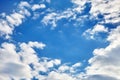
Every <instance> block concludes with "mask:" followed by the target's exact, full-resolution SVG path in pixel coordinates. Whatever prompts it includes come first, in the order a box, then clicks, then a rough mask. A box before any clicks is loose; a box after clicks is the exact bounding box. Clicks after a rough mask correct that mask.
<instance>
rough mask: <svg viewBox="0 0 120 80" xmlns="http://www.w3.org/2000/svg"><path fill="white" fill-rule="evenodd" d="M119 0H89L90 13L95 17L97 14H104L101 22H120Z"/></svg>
mask: <svg viewBox="0 0 120 80" xmlns="http://www.w3.org/2000/svg"><path fill="white" fill-rule="evenodd" d="M119 4H120V1H118V0H109V1H108V0H97V1H96V0H91V5H92V7H91V10H90V13H91V14H92V15H93V16H95V17H96V18H97V16H98V15H99V14H101V15H103V16H104V20H105V21H102V23H119V22H120V18H119V16H120V12H119V11H120V5H119Z"/></svg>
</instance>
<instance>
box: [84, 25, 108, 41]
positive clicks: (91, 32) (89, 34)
mask: <svg viewBox="0 0 120 80" xmlns="http://www.w3.org/2000/svg"><path fill="white" fill-rule="evenodd" d="M107 32H108V28H106V27H104V26H103V25H100V24H97V25H95V26H94V27H93V29H87V30H86V31H85V32H84V33H83V36H85V37H86V38H87V39H95V37H96V36H97V35H98V34H99V33H107Z"/></svg>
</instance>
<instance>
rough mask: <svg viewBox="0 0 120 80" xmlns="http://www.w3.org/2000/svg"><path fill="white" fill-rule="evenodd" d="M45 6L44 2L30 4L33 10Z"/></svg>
mask: <svg viewBox="0 0 120 80" xmlns="http://www.w3.org/2000/svg"><path fill="white" fill-rule="evenodd" d="M45 7H46V6H45V4H34V5H33V6H32V10H33V11H35V10H37V9H42V8H45Z"/></svg>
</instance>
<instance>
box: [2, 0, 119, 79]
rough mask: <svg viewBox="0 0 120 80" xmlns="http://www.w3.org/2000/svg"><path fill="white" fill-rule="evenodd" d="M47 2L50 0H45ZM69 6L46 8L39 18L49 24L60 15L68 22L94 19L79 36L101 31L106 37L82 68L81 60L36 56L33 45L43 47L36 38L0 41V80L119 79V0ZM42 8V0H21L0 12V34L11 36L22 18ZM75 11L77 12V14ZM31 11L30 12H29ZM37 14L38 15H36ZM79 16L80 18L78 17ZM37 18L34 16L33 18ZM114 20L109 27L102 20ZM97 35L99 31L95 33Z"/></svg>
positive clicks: (82, 0)
mask: <svg viewBox="0 0 120 80" xmlns="http://www.w3.org/2000/svg"><path fill="white" fill-rule="evenodd" d="M47 2H48V3H49V4H50V3H51V1H50V0H47ZM71 3H73V4H74V5H73V7H71V8H67V9H66V10H65V11H62V12H59V11H58V12H57V11H54V10H52V9H51V10H50V9H47V10H46V11H49V13H47V14H45V15H44V16H43V19H41V21H40V22H42V23H43V24H45V25H48V24H51V25H52V27H53V28H55V27H57V22H58V21H59V20H62V19H64V18H66V19H68V22H69V21H71V20H74V21H76V22H82V21H83V22H84V19H87V18H89V19H90V20H92V19H95V20H97V21H98V22H96V24H94V25H93V26H92V27H91V28H88V29H86V30H85V31H84V32H83V36H85V37H86V38H90V39H96V38H95V37H96V35H97V34H99V33H101V32H103V33H107V34H108V36H107V37H106V41H107V42H109V44H108V45H107V46H106V47H103V48H95V49H94V50H93V56H92V57H91V58H90V59H89V60H88V63H89V64H90V65H87V66H86V67H85V68H84V70H85V71H83V72H82V71H80V68H81V67H82V63H81V62H76V63H75V64H73V65H70V64H69V63H62V60H61V59H51V58H48V57H39V56H38V53H37V51H36V48H37V49H39V50H43V49H44V47H46V46H47V44H44V43H42V42H39V41H29V42H28V43H26V42H21V43H17V44H14V43H12V42H3V43H1V44H0V64H1V65H0V79H1V80H13V79H15V80H21V79H25V80H34V78H35V79H39V80H119V79H120V76H119V75H120V63H119V61H120V59H119V56H120V53H119V52H120V38H119V36H120V26H119V24H118V23H119V22H120V17H119V16H120V15H119V14H120V12H119V11H120V6H119V3H120V1H118V0H109V1H106V0H98V1H95V0H72V1H71ZM86 3H89V5H91V8H90V10H89V12H88V13H87V14H83V13H84V10H85V7H86ZM43 8H46V5H45V4H30V3H29V2H26V1H24V2H23V1H22V2H20V3H19V4H18V10H15V11H14V12H13V13H12V14H9V15H6V14H3V13H2V14H1V15H2V16H3V17H4V18H3V19H0V38H4V37H5V38H6V39H9V38H10V37H12V34H13V31H14V29H15V27H16V26H18V27H19V25H20V24H22V23H23V22H24V20H25V19H26V18H27V17H31V14H32V13H31V12H30V10H31V11H33V12H35V11H37V10H38V9H43ZM77 13H79V14H80V15H81V16H79V17H78V15H77ZM33 14H34V13H33ZM37 17H39V16H37ZM81 18H82V19H81ZM36 19H37V18H36ZM108 23H110V24H115V25H116V27H115V28H113V29H111V28H109V26H105V24H108ZM97 36H99V35H97Z"/></svg>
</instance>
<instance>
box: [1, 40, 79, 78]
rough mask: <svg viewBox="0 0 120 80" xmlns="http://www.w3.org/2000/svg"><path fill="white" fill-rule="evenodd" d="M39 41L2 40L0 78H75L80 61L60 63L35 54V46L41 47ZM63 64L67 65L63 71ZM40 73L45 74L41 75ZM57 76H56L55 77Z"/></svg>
mask: <svg viewBox="0 0 120 80" xmlns="http://www.w3.org/2000/svg"><path fill="white" fill-rule="evenodd" d="M44 47H45V44H43V43H41V42H32V41H30V42H28V43H19V44H18V45H17V46H16V45H15V44H13V43H7V42H4V43H2V44H1V46H0V64H1V65H0V79H2V80H12V79H15V80H20V79H25V80H32V78H33V77H34V78H36V79H41V80H51V79H53V80H56V79H59V80H63V79H66V80H77V78H76V76H75V75H74V74H75V73H76V72H77V70H78V68H79V67H81V63H75V64H73V65H71V66H70V65H68V64H61V60H60V59H51V58H47V57H40V56H38V55H37V52H36V51H35V48H38V49H43V48H44ZM65 66H67V67H68V69H66V70H67V71H68V72H66V71H65V69H64V68H65ZM42 73H44V74H46V75H43V74H42ZM56 76H57V77H56Z"/></svg>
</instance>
